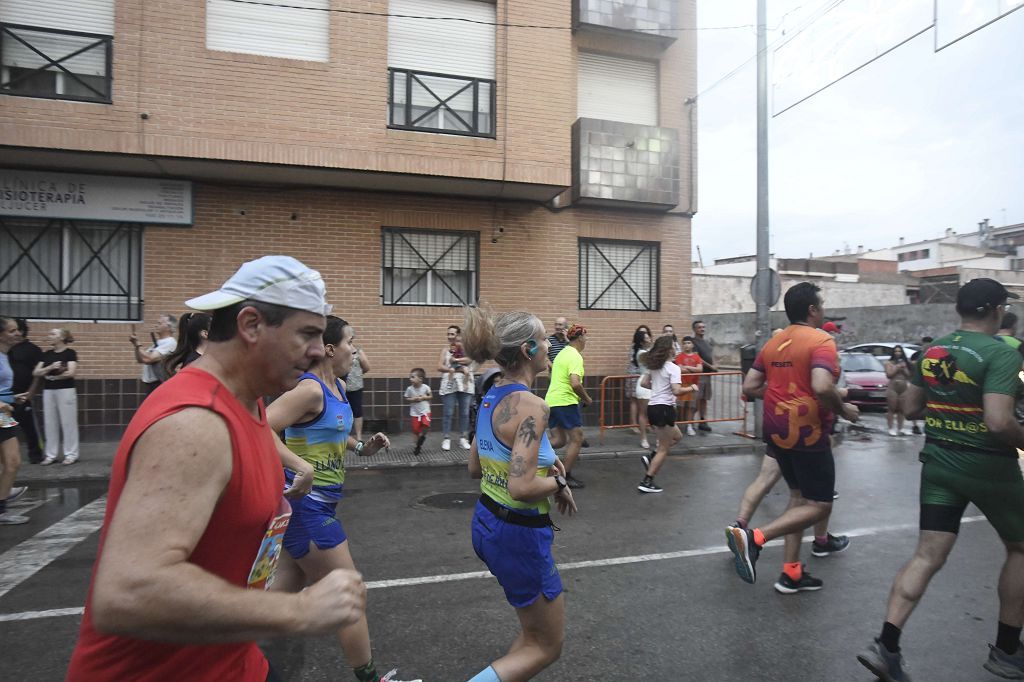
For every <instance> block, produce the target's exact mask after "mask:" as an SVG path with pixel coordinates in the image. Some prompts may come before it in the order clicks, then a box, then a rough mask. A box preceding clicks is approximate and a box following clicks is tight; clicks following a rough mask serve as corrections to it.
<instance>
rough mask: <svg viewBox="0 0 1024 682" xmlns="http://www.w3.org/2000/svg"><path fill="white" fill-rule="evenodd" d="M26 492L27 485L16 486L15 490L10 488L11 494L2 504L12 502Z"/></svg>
mask: <svg viewBox="0 0 1024 682" xmlns="http://www.w3.org/2000/svg"><path fill="white" fill-rule="evenodd" d="M26 490H28V486H27V485H21V486H18V487H17V488H11V494H10V495H8V496H7V499H5V500H4V502H14V501H15V500H16V499H18V498H19V497H21V496H22V495H24V494H25V491H26Z"/></svg>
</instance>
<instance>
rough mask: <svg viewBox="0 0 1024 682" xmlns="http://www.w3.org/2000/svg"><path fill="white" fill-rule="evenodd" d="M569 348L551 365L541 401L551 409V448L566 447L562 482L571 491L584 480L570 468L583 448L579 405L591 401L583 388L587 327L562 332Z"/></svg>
mask: <svg viewBox="0 0 1024 682" xmlns="http://www.w3.org/2000/svg"><path fill="white" fill-rule="evenodd" d="M565 338H566V339H568V341H569V345H567V346H566V347H565V348H563V349H562V350H561V351H559V353H558V355H556V356H555V361H554V362H553V363H552V364H551V383H550V384H549V385H548V392H547V395H545V396H544V401H545V402H546V403H547V404H548V407H549V408H551V414H550V416H549V417H548V427H549V428H550V429H551V446H552V447H553V448H556V449H557V448H560V447H562V446H563V445H565V446H566V448H565V452H564V453H563V454H562V462H563V463H564V464H565V472H566V473H565V480H566V481H568V483H569V487H570V488H572V489H574V490H575V489H577V488H582V487H583V481H581V480H579V479H578V478H576V477H575V476H573V475H572V468H573V465H574V464H575V463H576V459H577V458H578V457H579V455H580V448H581V447H583V414H582V413H581V412H580V404H581V403H582V405H583V407H587V406H588V405H590V403H591V402H593V401H592V400H591V399H590V394H588V393H587V389H585V388H583V349H584V348H586V347H587V328H586V327H584V326H583V325H580V324H574V325H572V326H571V327H569V329H568V330H566V332H565Z"/></svg>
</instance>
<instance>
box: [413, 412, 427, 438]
mask: <svg viewBox="0 0 1024 682" xmlns="http://www.w3.org/2000/svg"><path fill="white" fill-rule="evenodd" d="M429 430H430V415H429V414H421V415H420V416H418V417H413V418H412V432H413V433H414V434H416V435H417V436H418V435H420V434H422V433H426V432H427V431H429Z"/></svg>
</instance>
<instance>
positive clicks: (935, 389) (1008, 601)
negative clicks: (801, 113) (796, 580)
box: [857, 278, 1024, 680]
mask: <svg viewBox="0 0 1024 682" xmlns="http://www.w3.org/2000/svg"><path fill="white" fill-rule="evenodd" d="M1008 298H1018V296H1017V295H1015V294H1011V293H1009V292H1008V291H1007V290H1006V288H1005V287H1003V285H1002V284H1000V283H999V282H996V281H995V280H991V279H985V278H982V279H974V280H971V281H970V282H968V283H967V284H965V285H964V286H963V287H961V288H960V291H959V292H958V293H957V300H956V309H957V312H958V313H959V314H960V317H961V325H960V329H958V330H957V331H955V332H953V333H952V334H949V335H947V336H944V337H942V338H941V339H938V340H936V341H935V342H934V343H933V344H932V346H931V347H929V348H928V349H927V350H926V351H925V352H924V353H923V355H922V357H921V362H920V363H919V364H918V365H917V366H916V367H915V369H914V375H913V377H912V381H911V384H912V385H911V386H909V387H908V388H907V390H906V391H905V392H904V393H903V395H902V396H901V401H902V406H903V408H904V411H905V413H906V414H908V415H917V414H920V413H921V412H923V413H924V416H925V446H924V449H923V450H922V451H921V458H920V459H921V462H922V463H923V466H922V469H921V520H920V534H919V537H918V545H917V551H916V552H915V554H914V556H913V558H912V559H911V560H910V562H909V563H907V565H906V566H904V567H903V569H902V570H901V571H900V572H899V574H897V576H896V581H895V583H894V584H893V587H892V591H891V593H890V596H889V608H888V614H887V618H886V622H885V624H884V626H883V627H882V634H881V635H880V636H879V637H878V638H877V639H875V641H874V642H872V643H871V645H870V646H869V647H868V648H867V650H865V651H864V652H862V653H861V654H860V655H858V656H857V660H859V661H860V662H861V663H862V664H863V665H864V666H865V667H867V668H868V669H870V670H871V672H873V673H874V674H875V675H877V676H878V677H880V678H882V679H883V680H906V679H909V677H908V676H907V673H906V671H905V670H904V669H903V657H902V655H901V654H900V647H899V638H900V634H901V632H902V628H903V626H904V625H905V624H906V622H907V619H908V618H909V617H910V614H911V612H912V611H913V610H914V607H916V606H917V602H918V601H920V599H921V597H922V596H923V595H924V591H925V589H926V588H927V587H928V583H929V582H930V581H931V579H932V577H933V576H934V575H935V574H936V573H937V572H938V570H939V569H940V568H942V565H943V563H945V561H946V557H947V556H949V553H950V551H951V550H952V549H953V545H954V543H955V542H956V537H957V533H958V531H959V530H960V519H961V517H962V516H963V513H964V510H965V509H966V508H967V505H968V503H974V504H975V505H976V506H977V507H978V509H980V510H981V512H982V513H983V514H984V515H985V517H986V518H987V519H988V521H989V523H991V524H992V527H993V528H994V529H995V530H996V532H997V533H998V534H999V537H1000V538H1001V539H1002V541H1003V544H1004V545H1005V546H1006V562H1005V564H1004V565H1003V569H1002V572H1001V573H1000V576H999V602H1000V604H999V627H998V631H997V633H996V644H995V646H990V648H989V657H988V660H987V661H986V662H985V669H986V670H988V671H989V672H991V673H993V674H995V675H998V676H1000V677H1005V678H1009V679H1024V645H1022V644H1021V642H1020V636H1021V625H1022V623H1024V479H1022V477H1021V470H1020V466H1019V463H1018V459H1017V450H1016V449H1017V448H1024V429H1022V428H1021V426H1020V425H1019V424H1018V423H1017V421H1016V420H1015V419H1014V413H1013V408H1014V400H1015V397H1016V395H1017V393H1018V391H1019V389H1020V379H1019V378H1018V373H1019V372H1020V369H1021V358H1020V355H1019V354H1018V353H1017V351H1015V350H1014V349H1013V348H1011V347H1010V346H1009V345H1007V344H1005V343H1003V342H1002V341H1000V340H998V339H996V338H994V337H993V335H994V334H995V333H996V330H997V329H999V326H1000V321H1001V320H1002V318H1003V316H1004V314H1005V313H1006V311H1007V309H1008V308H1009V306H1008V305H1007V304H1006V301H1007V299H1008Z"/></svg>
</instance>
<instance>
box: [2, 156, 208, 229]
mask: <svg viewBox="0 0 1024 682" xmlns="http://www.w3.org/2000/svg"><path fill="white" fill-rule="evenodd" d="M0 216H15V217H19V218H66V219H69V220H114V221H120V222H131V223H150V224H159V225H191V224H192V222H193V221H192V217H193V216H192V183H191V182H188V181H186V180H162V179H151V178H125V177H115V176H109V175H80V174H78V173H48V172H38V171H22V170H7V169H0Z"/></svg>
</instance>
